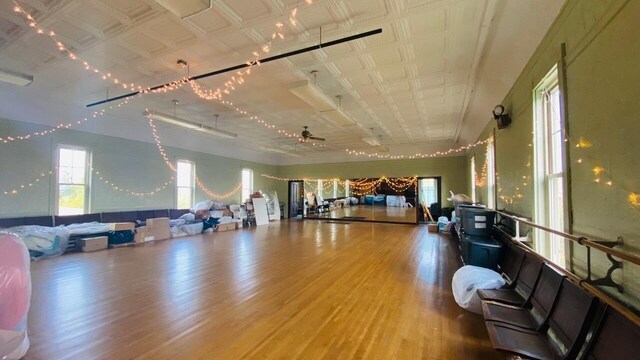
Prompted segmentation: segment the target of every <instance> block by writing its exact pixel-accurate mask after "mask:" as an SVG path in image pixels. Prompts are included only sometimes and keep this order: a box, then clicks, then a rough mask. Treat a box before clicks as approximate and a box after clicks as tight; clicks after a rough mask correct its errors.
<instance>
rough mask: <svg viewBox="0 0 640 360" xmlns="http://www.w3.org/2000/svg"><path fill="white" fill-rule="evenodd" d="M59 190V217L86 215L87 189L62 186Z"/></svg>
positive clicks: (78, 186)
mask: <svg viewBox="0 0 640 360" xmlns="http://www.w3.org/2000/svg"><path fill="white" fill-rule="evenodd" d="M59 190H60V191H59V198H58V214H59V215H78V214H83V213H84V199H85V193H84V192H85V187H84V186H83V185H60V189H59Z"/></svg>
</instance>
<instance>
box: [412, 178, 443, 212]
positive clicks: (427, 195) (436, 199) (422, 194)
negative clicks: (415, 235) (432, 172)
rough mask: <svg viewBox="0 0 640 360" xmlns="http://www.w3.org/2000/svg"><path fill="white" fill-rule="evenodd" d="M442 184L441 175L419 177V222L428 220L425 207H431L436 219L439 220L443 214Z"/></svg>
mask: <svg viewBox="0 0 640 360" xmlns="http://www.w3.org/2000/svg"><path fill="white" fill-rule="evenodd" d="M441 186H442V178H441V177H440V176H436V177H428V178H427V177H425V178H423V177H421V178H418V201H419V202H420V203H419V205H418V206H417V208H418V214H419V216H418V221H419V222H423V223H424V222H428V217H426V215H427V213H426V211H425V209H429V212H430V213H431V216H432V217H433V219H434V220H437V219H438V217H440V216H441V215H442V192H441V190H440V189H441Z"/></svg>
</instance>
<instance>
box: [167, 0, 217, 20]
mask: <svg viewBox="0 0 640 360" xmlns="http://www.w3.org/2000/svg"><path fill="white" fill-rule="evenodd" d="M156 2H157V3H158V4H159V5H160V6H162V7H163V8H165V9H167V10H169V11H170V12H172V13H173V14H174V15H175V16H177V17H179V18H180V19H186V18H188V17H189V16H193V15H196V14H198V13H200V12H202V11H205V10H207V9H209V8H211V0H156Z"/></svg>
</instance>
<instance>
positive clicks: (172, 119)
mask: <svg viewBox="0 0 640 360" xmlns="http://www.w3.org/2000/svg"><path fill="white" fill-rule="evenodd" d="M144 115H145V116H149V117H151V118H152V119H154V120H158V121H164V122H166V123H169V124H173V125H177V126H181V127H183V128H187V129H192V130H196V131H200V132H203V133H207V134H210V135H215V136H221V137H225V138H229V139H234V138H236V137H238V135H237V134H234V133H231V132H228V131H224V130H219V129H216V128H214V127H212V126H209V125H205V124H201V123H198V122H195V121H190V120H185V119H181V118H179V117H176V116H173V115H168V114H164V113H161V112H158V111H153V110H149V111H145V112H144Z"/></svg>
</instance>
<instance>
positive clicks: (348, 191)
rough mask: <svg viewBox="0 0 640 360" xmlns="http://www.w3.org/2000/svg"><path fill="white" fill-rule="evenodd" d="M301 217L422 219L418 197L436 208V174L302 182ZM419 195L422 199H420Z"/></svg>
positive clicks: (367, 219) (437, 202)
mask: <svg viewBox="0 0 640 360" xmlns="http://www.w3.org/2000/svg"><path fill="white" fill-rule="evenodd" d="M303 186H304V194H305V196H304V217H306V218H310V219H332V220H341V221H373V222H390V223H411V224H415V223H417V222H418V221H422V219H423V218H422V216H423V212H422V207H421V205H420V203H421V201H423V203H425V204H427V205H426V206H434V207H437V208H438V209H439V207H440V203H441V197H440V178H425V179H418V178H415V177H410V178H384V177H383V178H366V179H350V180H346V181H337V180H324V181H317V182H316V181H309V182H304V184H303ZM421 199H422V200H421Z"/></svg>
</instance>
